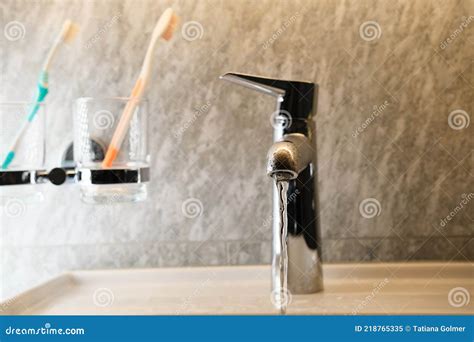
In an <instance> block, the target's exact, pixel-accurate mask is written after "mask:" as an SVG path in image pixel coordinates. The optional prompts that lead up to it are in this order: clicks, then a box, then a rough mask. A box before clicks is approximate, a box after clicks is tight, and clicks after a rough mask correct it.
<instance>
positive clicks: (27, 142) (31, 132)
mask: <svg viewBox="0 0 474 342" xmlns="http://www.w3.org/2000/svg"><path fill="white" fill-rule="evenodd" d="M35 106H38V108H37V112H36V115H35V116H34V117H33V119H32V120H31V121H30V122H28V116H29V114H30V112H31V111H32V109H33V108H34V107H35ZM45 122H46V109H45V105H44V103H40V104H36V103H33V102H0V165H2V164H3V163H4V161H5V160H6V158H7V155H8V154H9V152H10V150H11V149H12V147H13V144H14V142H15V141H16V140H17V136H18V134H19V132H20V131H21V130H22V128H23V127H25V128H24V131H23V134H22V135H21V136H20V138H19V140H17V143H16V144H15V146H14V149H13V152H14V153H15V154H14V158H13V159H12V161H11V163H10V164H9V165H8V167H7V168H5V169H0V177H6V178H7V177H8V178H10V175H11V174H13V173H15V172H18V171H24V173H25V176H24V177H23V181H22V182H20V183H18V185H3V186H0V205H5V204H8V203H10V202H11V201H12V200H15V201H18V200H20V201H21V202H22V203H29V202H38V201H41V200H42V199H43V195H42V193H41V189H40V187H38V186H37V185H35V184H33V183H34V178H35V177H34V174H35V172H37V171H43V170H44V160H45ZM27 175H30V176H31V177H27ZM29 180H30V181H29ZM2 183H3V182H2Z"/></svg>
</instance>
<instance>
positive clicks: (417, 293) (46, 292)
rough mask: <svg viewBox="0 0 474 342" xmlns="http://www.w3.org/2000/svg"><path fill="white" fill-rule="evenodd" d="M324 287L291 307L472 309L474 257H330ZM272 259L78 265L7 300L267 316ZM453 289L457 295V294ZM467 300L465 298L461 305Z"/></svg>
mask: <svg viewBox="0 0 474 342" xmlns="http://www.w3.org/2000/svg"><path fill="white" fill-rule="evenodd" d="M323 272H324V285H325V290H324V291H323V292H320V293H317V294H311V295H292V296H291V302H290V305H289V307H288V311H287V313H288V314H303V315H306V314H316V315H325V314H472V313H473V312H474V304H473V300H470V294H472V293H474V268H473V266H472V264H471V263H459V262H447V263H441V262H439V263H438V262H436V263H435V262H424V263H421V262H416V263H354V264H325V265H324V268H323ZM270 291H271V289H270V266H225V267H220V266H218V267H193V268H157V269H124V270H94V271H74V272H70V273H66V274H63V275H61V276H59V277H57V278H54V279H52V280H50V281H48V282H46V283H44V284H42V285H40V286H38V287H35V288H33V289H31V290H29V291H26V292H24V293H22V294H20V295H18V296H16V297H14V298H12V299H9V300H6V301H4V302H3V303H1V304H0V309H2V310H0V312H2V311H3V314H10V315H16V314H20V315H62V314H65V315H83V314H84V315H86V314H87V315H97V314H98V315H100V314H106V315H115V314H119V315H162V314H166V315H178V314H183V315H187V314H193V315H199V314H217V315H228V314H237V315H260V314H278V311H277V310H276V309H275V308H274V307H273V305H272V303H271V295H270ZM450 293H451V295H450ZM460 304H463V305H460Z"/></svg>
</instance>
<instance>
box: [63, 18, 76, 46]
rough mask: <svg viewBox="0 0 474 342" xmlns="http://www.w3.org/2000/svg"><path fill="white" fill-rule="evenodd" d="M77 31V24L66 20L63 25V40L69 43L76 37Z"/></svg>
mask: <svg viewBox="0 0 474 342" xmlns="http://www.w3.org/2000/svg"><path fill="white" fill-rule="evenodd" d="M77 32H79V26H78V25H77V24H75V23H73V22H72V21H70V20H67V21H66V22H65V23H64V26H63V41H64V42H65V43H70V42H72V41H73V40H74V38H76V35H77Z"/></svg>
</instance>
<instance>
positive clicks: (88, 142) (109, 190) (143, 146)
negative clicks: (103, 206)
mask: <svg viewBox="0 0 474 342" xmlns="http://www.w3.org/2000/svg"><path fill="white" fill-rule="evenodd" d="M128 101H129V98H121V97H115V98H92V97H83V98H79V99H77V101H76V103H75V110H74V161H75V163H76V167H77V170H78V173H79V175H78V180H79V184H80V189H81V198H82V199H83V201H85V202H87V203H111V202H130V201H131V202H135V201H140V200H144V199H146V196H147V184H146V183H147V181H148V169H149V155H148V146H147V145H148V135H147V127H148V114H147V101H144V100H142V101H140V102H138V104H137V106H136V107H135V111H134V113H133V116H132V119H131V121H130V125H129V128H128V130H127V133H126V135H125V138H124V140H123V142H122V145H121V148H120V150H119V153H118V155H117V157H116V159H115V161H114V163H113V165H112V167H111V168H104V167H102V161H103V159H104V156H105V154H106V152H107V148H108V146H109V143H110V141H111V140H112V136H113V134H114V132H115V129H116V127H117V125H118V122H119V120H120V118H121V116H122V113H123V111H124V109H125V106H126V105H127V102H128Z"/></svg>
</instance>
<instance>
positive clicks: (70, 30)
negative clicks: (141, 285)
mask: <svg viewBox="0 0 474 342" xmlns="http://www.w3.org/2000/svg"><path fill="white" fill-rule="evenodd" d="M78 30H79V27H78V26H77V25H76V24H74V23H73V22H71V21H70V20H66V21H65V22H64V24H63V27H62V29H61V32H60V34H59V35H58V37H57V38H56V40H55V41H54V44H53V46H52V47H51V49H50V50H49V53H48V56H47V57H46V61H45V62H44V64H43V68H42V70H41V74H40V77H39V81H38V94H37V95H36V99H35V100H34V104H33V106H32V108H31V109H30V112H29V114H28V117H27V119H26V121H25V122H24V124H23V125H22V126H21V128H20V130H19V131H18V133H17V134H16V136H15V139H14V140H13V143H12V144H11V146H10V149H9V150H8V153H7V155H6V157H5V160H4V161H3V163H2V167H1V168H2V169H7V168H8V166H9V165H10V164H11V162H12V161H13V159H14V158H15V151H16V149H17V147H18V144H19V143H20V141H21V138H22V137H23V135H24V134H25V132H26V131H27V129H28V126H29V124H30V123H31V122H32V121H33V119H34V118H35V116H36V114H37V113H38V110H39V107H40V104H41V102H43V101H44V99H45V97H46V95H48V91H49V90H48V72H49V67H50V65H51V62H52V60H53V58H54V56H55V55H56V52H57V50H58V48H59V46H60V45H61V43H63V42H64V43H70V42H71V41H72V40H73V39H74V38H75V36H76V34H77V31H78Z"/></svg>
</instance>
